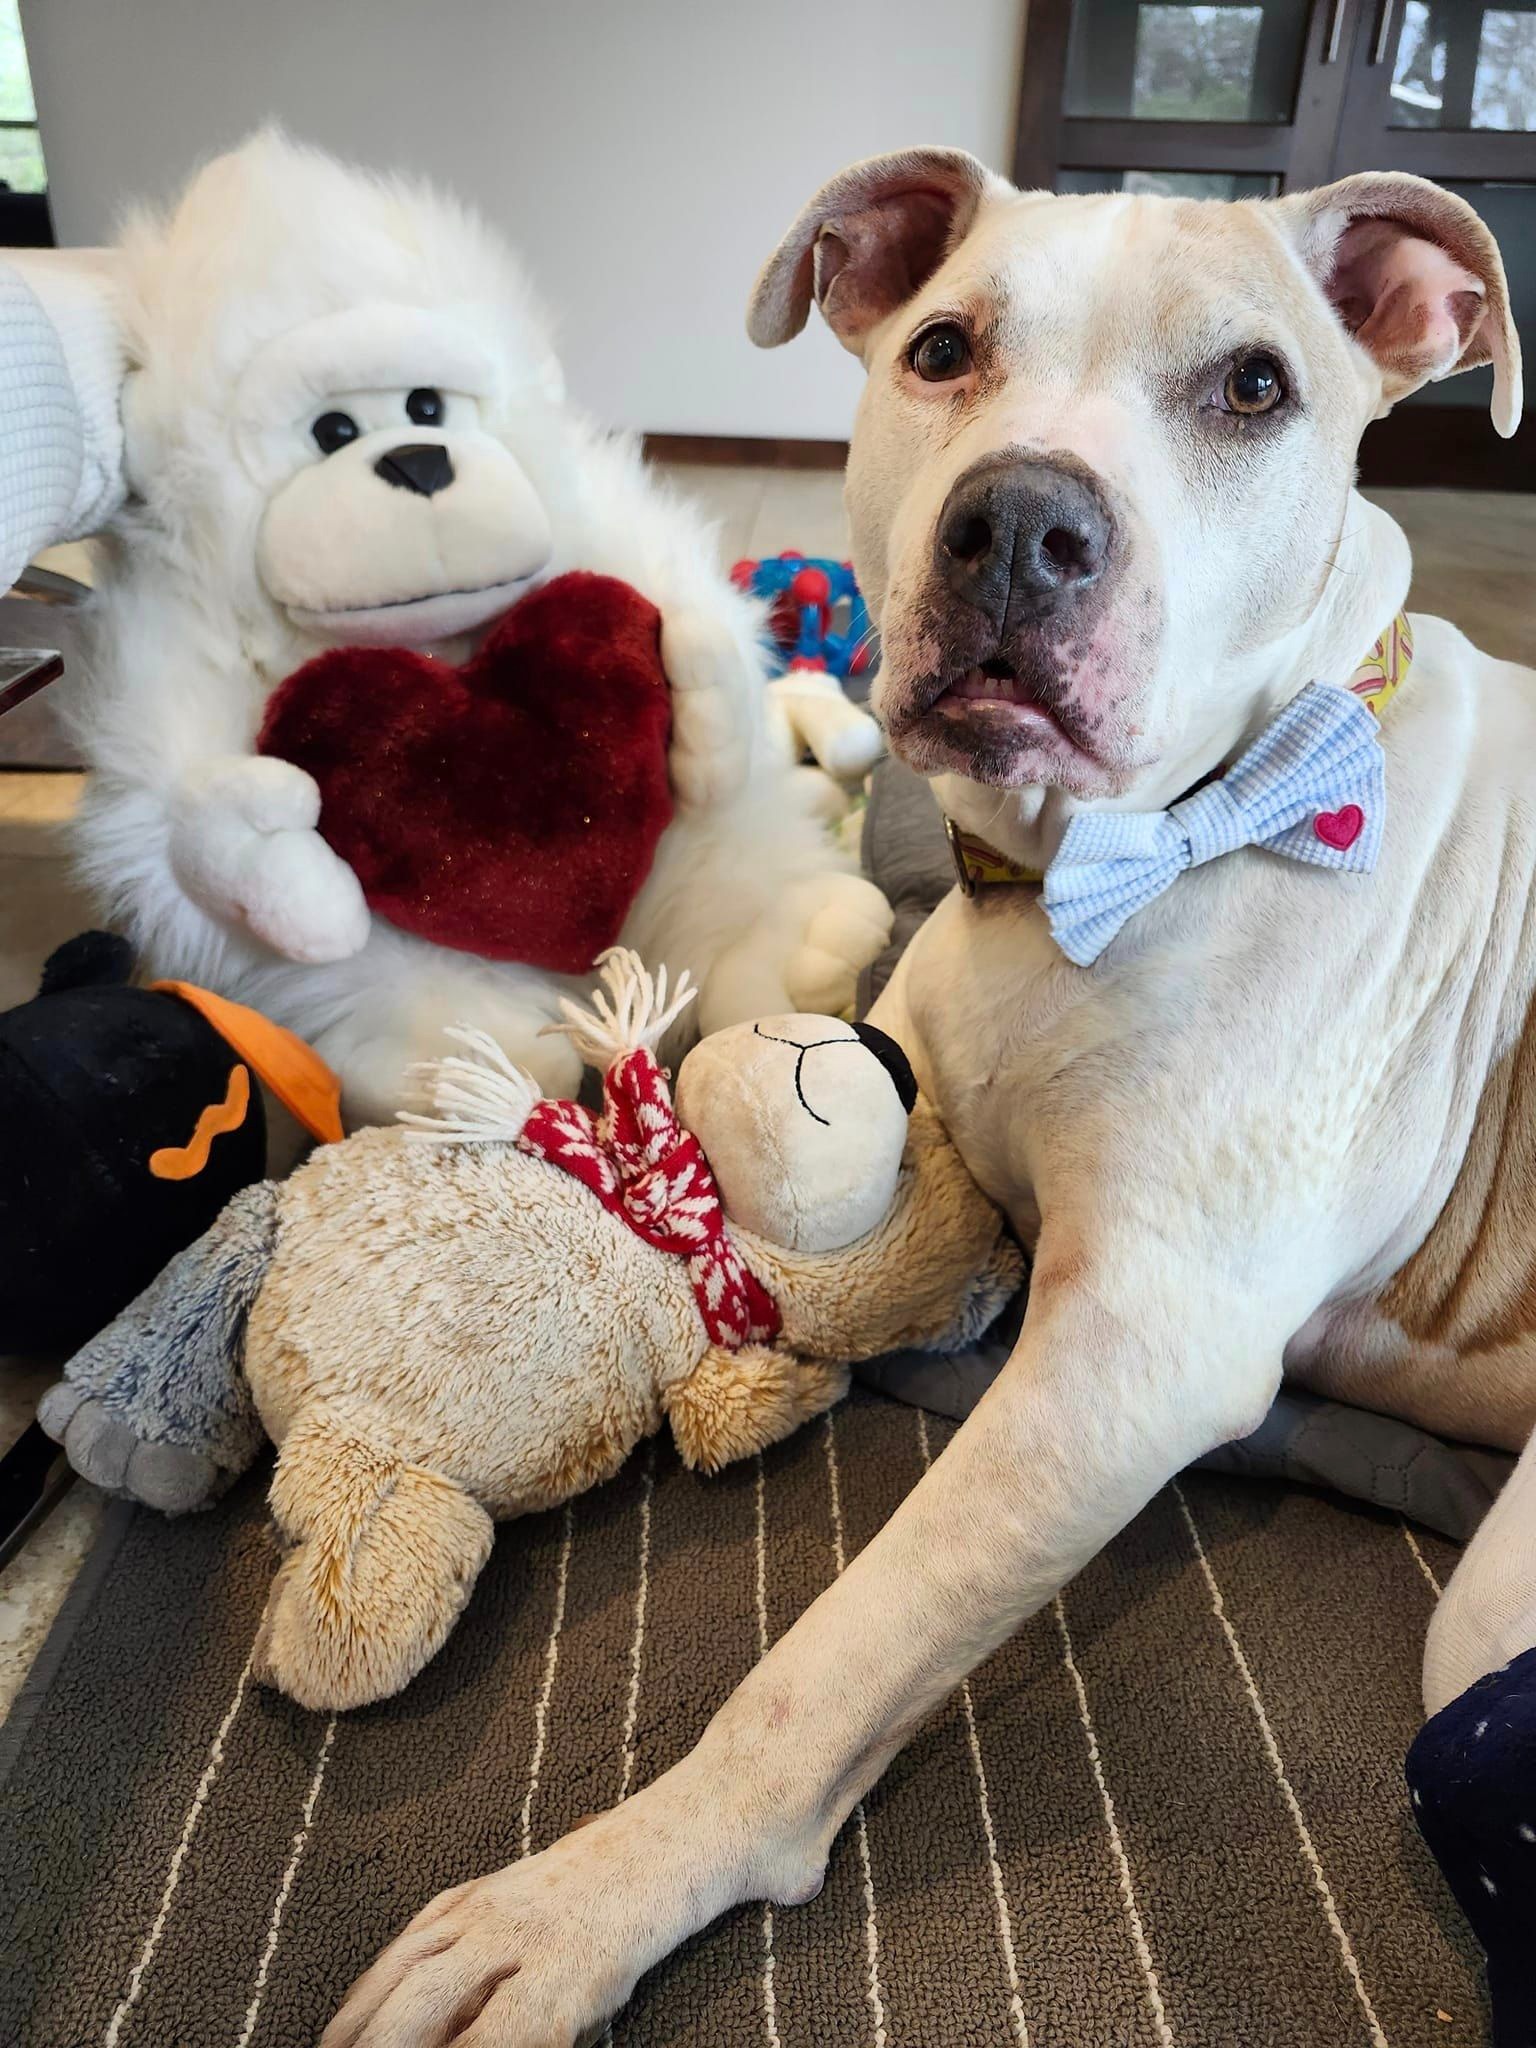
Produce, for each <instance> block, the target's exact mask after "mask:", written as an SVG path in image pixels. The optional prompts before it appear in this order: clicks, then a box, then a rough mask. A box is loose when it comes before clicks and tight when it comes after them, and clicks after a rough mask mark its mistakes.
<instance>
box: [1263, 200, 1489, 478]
mask: <svg viewBox="0 0 1536 2048" xmlns="http://www.w3.org/2000/svg"><path fill="white" fill-rule="evenodd" d="M1276 204H1277V206H1278V207H1279V208H1280V209H1282V210H1283V211H1284V212H1285V213H1287V214H1288V215H1289V216H1290V217H1291V219H1292V220H1293V222H1295V224H1296V228H1297V231H1298V234H1299V247H1300V251H1301V256H1302V260H1303V261H1304V262H1305V263H1306V265H1307V267H1308V269H1309V270H1311V271H1312V273H1313V275H1314V276H1315V277H1316V278H1317V280H1318V282H1319V283H1320V284H1321V285H1322V287H1323V289H1324V291H1325V292H1326V293H1327V294H1328V297H1329V298H1330V300H1331V301H1332V302H1333V305H1334V307H1335V309H1336V310H1337V312H1338V315H1339V318H1340V319H1341V320H1342V321H1343V322H1344V325H1345V326H1346V327H1347V328H1348V329H1349V331H1350V333H1351V334H1352V335H1353V336H1354V338H1355V340H1356V341H1358V342H1359V344H1360V346H1361V347H1362V348H1363V349H1365V350H1366V351H1367V352H1368V353H1369V355H1370V356H1371V357H1372V359H1373V360H1374V362H1375V364H1376V367H1377V368H1378V369H1379V370H1380V372H1381V391H1382V410H1383V411H1386V409H1387V407H1388V406H1391V405H1394V404H1395V403H1396V402H1397V400H1398V399H1400V398H1406V397H1407V396H1408V394H1409V392H1410V391H1417V390H1418V388H1419V386H1420V385H1421V384H1428V383H1432V382H1434V381H1436V380H1438V379H1439V378H1441V377H1449V376H1451V375H1452V374H1453V373H1454V372H1455V371H1457V370H1475V369H1477V368H1479V367H1480V366H1481V365H1482V364H1483V363H1492V364H1493V424H1494V426H1495V427H1496V428H1497V429H1498V431H1499V433H1501V434H1502V435H1504V436H1505V438H1506V439H1507V438H1508V437H1509V436H1510V435H1511V434H1513V433H1514V431H1515V429H1516V427H1518V426H1519V424H1520V406H1521V380H1520V337H1519V336H1518V334H1517V333H1516V332H1515V323H1514V320H1513V318H1512V316H1511V314H1510V310H1509V288H1508V285H1507V284H1506V283H1505V279H1504V265H1503V262H1502V260H1501V258H1500V256H1499V249H1498V244H1497V243H1496V242H1495V241H1494V239H1493V236H1492V235H1491V234H1490V233H1489V232H1488V229H1487V228H1486V226H1485V225H1484V224H1483V221H1482V220H1481V219H1480V217H1479V216H1478V214H1477V213H1476V212H1474V210H1473V209H1472V208H1471V207H1470V206H1468V205H1467V203H1466V201H1465V200H1464V199H1458V198H1457V197H1456V195H1455V194H1454V193H1451V192H1447V191H1445V190H1444V189H1443V188H1442V187H1441V186H1439V185H1432V184H1430V183H1429V181H1428V180H1427V179H1425V178H1414V177H1410V176H1408V175H1407V173H1406V172H1377V171H1366V172H1363V173H1362V174H1361V175H1360V176H1359V177H1354V178H1343V179H1341V180H1340V181H1339V182H1338V184H1336V185H1325V186H1323V187H1322V188H1321V189H1320V190H1319V191H1316V192H1302V193H1298V194H1297V195H1296V196H1295V198H1288V199H1282V200H1279V201H1277V202H1276Z"/></svg>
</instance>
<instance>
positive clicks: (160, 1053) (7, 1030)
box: [0, 932, 341, 1354]
mask: <svg viewBox="0 0 1536 2048" xmlns="http://www.w3.org/2000/svg"><path fill="white" fill-rule="evenodd" d="M132 971H133V952H132V949H131V947H130V946H129V945H128V943H127V942H126V940H123V939H119V938H115V937H113V936H112V935H111V934H110V933H108V932H86V933H84V934H82V936H81V937H79V938H76V939H71V940H70V941H69V943H68V944H67V945H64V946H61V947H60V948H59V950H58V951H57V952H56V953H54V954H53V955H52V957H51V958H50V959H49V961H48V963H47V966H46V967H45V968H44V970H43V980H42V986H41V988H40V989H39V991H38V993H37V995H36V996H35V997H34V998H33V999H32V1001H31V1002H28V1003H22V1004H21V1005H20V1006H19V1007H18V1008H17V1009H14V1010H7V1011H5V1012H4V1013H3V1014H0V1354H4V1353H17V1352H47V1351H65V1350H73V1349H74V1348H75V1347H77V1346H78V1345H80V1344H82V1343H84V1341H85V1340H86V1338H88V1337H90V1336H93V1335H94V1334H95V1332H96V1331H97V1330H99V1329H101V1328H102V1327H103V1325H104V1324H106V1323H108V1322H110V1321H111V1319H112V1318H113V1316H115V1315H116V1314H117V1313H118V1311H119V1310H120V1309H122V1308H124V1307H126V1306H127V1304H128V1303H129V1302H130V1301H132V1300H133V1298H134V1296H135V1295H136V1294H138V1293H140V1292H141V1291H142V1289H143V1288H145V1287H147V1286H148V1284H149V1282H150V1281H151V1280H153V1279H154V1277H155V1275H156V1274H157V1273H158V1272H159V1271H160V1269H161V1267H162V1266H164V1265H165V1264H166V1263H167V1261H168V1260H170V1259H171V1258H173V1257H174V1256H175V1254H176V1253H177V1252H179V1251H180V1250H182V1248H183V1247H184V1246H185V1245H188V1244H190V1243H191V1242H192V1240H193V1239H194V1238H196V1237H199V1236H201V1234H202V1233H203V1231H204V1230H206V1229H207V1228H208V1226H209V1224H211V1223H212V1221H213V1219H214V1218H215V1217H216V1216H217V1215H218V1213H219V1211H220V1210H221V1209H222V1208H223V1207H224V1204H225V1203H226V1202H227V1201H228V1200H229V1198H230V1196H231V1195H233V1194H235V1193H237V1192H238V1191H239V1189H241V1188H243V1187H245V1186H246V1185H247V1184H248V1183H249V1182H251V1181H254V1180H259V1179H260V1178H261V1175H262V1174H263V1172H264V1171H265V1166H266V1136H267V1133H266V1115H265V1112H264V1109H263V1106H262V1095H261V1089H260V1087H259V1086H258V1085H257V1084H258V1082H260V1081H265V1082H266V1083H267V1085H268V1086H269V1087H270V1088H271V1089H272V1090H273V1092H274V1094H276V1095H277V1096H279V1097H280V1098H281V1099H282V1100H283V1101H284V1102H285V1103H286V1104H287V1105H288V1107H289V1108H290V1109H292V1110H293V1112H294V1114H295V1115H296V1116H298V1118H299V1120H300V1122H301V1123H303V1124H305V1125H306V1127H307V1128H308V1129H309V1130H311V1131H312V1132H313V1133H314V1134H315V1135H316V1136H317V1137H323V1138H339V1137H340V1135H341V1126H340V1122H339V1119H338V1116H337V1092H336V1084H335V1081H334V1078H333V1077H332V1076H331V1075H330V1073H329V1072H328V1070H327V1069H326V1068H325V1067H324V1065H323V1064H322V1062H321V1061H320V1060H319V1059H318V1057H317V1056H316V1055H315V1054H314V1053H312V1052H311V1051H310V1050H309V1048H308V1047H307V1046H305V1045H303V1044H302V1043H301V1042H300V1041H299V1040H298V1039H296V1038H294V1037H293V1036H292V1035H291V1034H290V1033H288V1032H286V1031H282V1030H280V1029H279V1028H278V1027H277V1026H276V1025H274V1024H270V1023H268V1021H267V1020H266V1019H265V1018H264V1017H261V1016H258V1015H257V1013H256V1012H255V1011H253V1010H247V1009H245V1008H243V1007H242V1006H241V1005H240V1004H238V1003H229V1002H225V1001H224V1000H223V999H222V998H220V997H217V996H214V995H211V994H210V993H209V992H208V991H206V990H204V989H198V988H194V987H191V986H190V985H188V984H185V983H180V982H176V983H159V984H157V985H155V986H154V987H151V988H135V987H131V986H130V985H129V976H130V975H131V973H132Z"/></svg>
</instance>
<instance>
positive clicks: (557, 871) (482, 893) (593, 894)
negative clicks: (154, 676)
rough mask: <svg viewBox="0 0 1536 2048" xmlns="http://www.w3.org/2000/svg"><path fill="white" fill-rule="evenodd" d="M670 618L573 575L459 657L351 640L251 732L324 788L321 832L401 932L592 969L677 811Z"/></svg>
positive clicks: (313, 666)
mask: <svg viewBox="0 0 1536 2048" xmlns="http://www.w3.org/2000/svg"><path fill="white" fill-rule="evenodd" d="M671 728H672V704H671V698H670V695H669V693H668V690H667V679H666V674H665V671H664V670H663V668H662V665H661V614H660V613H659V612H658V611H657V609H656V607H655V606H654V605H653V604H651V603H649V602H648V601H647V600H646V599H645V598H643V597H642V596H641V595H640V593H639V592H638V591H636V590H632V589H631V588H630V587H629V585H628V584H627V583H619V582H617V581H615V579H614V578H613V577H611V576H594V575H590V574H588V573H587V572H585V571H582V570H577V571H573V572H572V573H571V574H570V575H567V576H560V577H557V578H556V579H555V581H554V582H553V583H546V584H545V585H544V586H543V587H542V588H541V589H539V590H535V591H533V592H532V593H531V594H530V595H529V596H527V597H525V598H523V599H521V600H520V601H519V602H518V603H517V604H515V605H514V606H513V607H512V609H511V610H510V611H508V612H507V613H505V614H504V615H503V617H502V618H501V619H499V620H498V621H497V623H496V624H495V626H493V627H492V629H491V631H490V633H489V635H488V636H487V638H486V640H485V642H484V643H483V645H482V646H481V648H480V650H479V652H478V653H477V654H475V655H474V656H472V658H471V659H470V660H469V661H467V662H465V663H464V665H463V666H462V667H461V668H454V667H452V666H450V665H449V664H448V663H446V662H442V661H438V660H435V659H433V657H432V656H430V655H425V654H419V653H417V652H416V651H415V650H414V649H413V648H406V647H338V648H334V649H332V650H331V651H329V652H327V653H325V654H320V655H317V656H316V657H315V659H314V660H313V661H308V662H306V663H305V664H304V666H303V667H302V668H300V669H296V670H295V671H294V673H293V674H292V675H291V676H289V677H288V678H287V680H286V681H285V682H283V683H281V684H280V685H279V686H278V688H277V690H276V691H275V692H274V693H273V696H272V699H271V702H270V703H269V704H268V706H267V715H266V718H265V720H264V722H263V724H262V728H261V734H260V737H259V738H258V740H257V743H256V744H257V749H258V751H259V752H261V753H263V754H275V755H277V756H278V757H279V758H280V759H282V760H285V761H292V762H293V763H294V764H295V765H296V766H297V767H300V768H303V769H306V770H307V771H308V772H309V773H310V774H311V775H313V777H314V778H315V780H316V782H317V783H318V784H319V785H320V799H321V803H320V831H321V833H322V835H323V836H324V838H325V839H326V840H327V842H328V843H329V844H330V845H331V846H332V847H334V848H335V850H336V852H337V853H339V854H340V855H341V857H342V859H343V860H344V861H346V862H347V863H348V864H349V865H350V866H351V868H352V869H353V870H354V872H355V873H356V875H357V878H358V881H359V882H360V883H361V884H362V889H363V894H364V896H365V897H366V898H367V899H368V903H369V906H370V908H371V909H373V910H375V911H377V912H378V914H379V915H380V916H381V917H386V918H388V919H389V921H390V923H391V924H396V925H399V926H400V927H401V928H402V929H403V930H405V931H408V932H414V933H416V935H417V936H418V937H419V938H424V939H431V940H433V941H434V942H435V943H436V944H438V945H440V946H452V947H456V948H458V949H460V950H462V951H465V952H470V953H480V954H483V955H485V956H486V957H487V958H488V959H492V960H519V961H524V962H526V963H528V964H529V965H530V966H533V967H543V968H547V969H550V970H552V971H553V972H555V973H560V974H584V973H585V972H586V971H587V970H588V969H589V968H590V967H591V965H592V963H593V961H594V960H595V959H596V957H597V955H598V954H599V953H600V952H602V950H603V949H604V947H605V946H611V945H612V944H613V943H614V941H615V940H616V939H617V938H618V936H619V933H620V931H621V930H622V928H623V924H624V919H625V917H626V916H627V915H628V912H629V907H630V905H631V903H633V901H634V899H635V897H636V895H637V894H638V892H639V889H640V886H641V884H642V883H643V882H644V880H645V878H646V876H647V875H648V874H649V873H650V870H651V862H652V861H653V860H654V858H655V855H656V845H657V842H658V841H659V839H660V838H661V835H662V833H663V832H664V831H665V830H666V827H667V825H668V824H669V822H670V821H671V817H672V794H671V787H670V784H669V782H668V779H667V741H668V737H669V735H670V733H671Z"/></svg>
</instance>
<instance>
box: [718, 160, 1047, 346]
mask: <svg viewBox="0 0 1536 2048" xmlns="http://www.w3.org/2000/svg"><path fill="white" fill-rule="evenodd" d="M989 189H993V190H996V191H999V192H1006V191H1008V190H1009V189H1010V188H1009V187H1008V186H1007V185H1005V184H1004V183H1003V181H1002V180H1001V179H1000V178H997V177H994V176H993V174H992V173H991V172H990V171H989V170H987V168H986V167H985V165H983V164H980V163H978V162H977V160H976V158H975V157H973V156H969V155H967V154H966V152H965V151H964V150H963V149H903V150H899V151H897V152H896V154H895V155H893V156H872V157H869V158H868V159H867V160H866V161H865V162H863V163H859V164H851V165H850V166H849V167H848V169H847V170H846V171H839V172H838V174H837V176H836V177H835V178H833V179H832V181H831V182H830V183H829V184H826V185H823V186H822V188H821V190H820V191H819V192H818V193H817V194H816V196H815V198H814V199H813V200H812V201H811V202H810V204H809V205H808V206H807V207H805V208H804V210H803V211H802V212H801V214H800V217H799V219H798V220H797V221H796V222H795V224H794V226H793V227H792V228H791V229H790V231H789V233H788V234H787V235H786V236H785V237H784V239H783V241H782V242H780V244H779V246H778V248H777V249H775V250H774V252H773V254H772V255H771V256H770V257H769V258H768V261H767V262H766V263H765V264H764V265H763V269H762V272H761V274H760V275H759V277H758V280H757V283H756V285H755V286H754V287H753V291H752V302H751V305H750V306H749V307H748V309H747V332H748V334H749V335H750V336H751V337H752V339H753V340H754V341H755V342H756V343H757V345H758V347H759V348H777V347H778V345H779V343H780V342H785V341H790V340H792V339H793V338H794V336H795V335H797V334H798V333H799V332H800V330H801V328H802V327H803V326H804V325H805V320H806V315H807V314H808V313H809V312H810V310H811V300H812V298H813V297H814V299H815V301H816V303H817V305H818V306H819V307H820V308H821V311H822V315H823V317H824V319H825V320H826V323H827V325H828V326H829V327H830V328H831V329H832V332H833V333H834V334H835V335H836V336H837V338H838V340H839V341H840V342H841V343H842V344H843V346H844V348H848V349H852V350H853V351H854V353H855V354H858V353H859V352H860V350H861V349H862V348H863V345H864V340H865V337H866V336H867V335H868V333H869V331H870V329H871V328H872V327H874V326H876V325H877V324H878V323H879V322H880V321H882V320H883V319H884V318H885V317H886V315H887V314H888V313H892V312H894V311H895V309H896V308H897V307H898V306H899V305H901V304H902V303H903V302H904V301H905V300H907V299H909V298H911V296H912V294H913V293H914V292H915V291H917V290H918V289H919V287H920V286H922V285H923V284H925V283H926V282H927V280H928V279H929V278H930V277H932V275H933V273H934V271H936V270H937V269H938V267H939V265H940V264H941V263H942V262H943V260H944V258H945V257H946V256H947V255H948V254H949V252H950V250H951V249H952V248H954V246H955V245H956V243H957V242H958V241H959V240H960V239H961V237H962V236H963V235H964V234H965V232H966V230H967V228H969V226H970V224H971V221H972V220H973V218H974V217H975V213H976V209H977V207H978V206H979V205H980V203H981V200H982V197H983V195H984V194H985V193H986V192H987V191H988V190H989Z"/></svg>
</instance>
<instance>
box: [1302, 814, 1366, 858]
mask: <svg viewBox="0 0 1536 2048" xmlns="http://www.w3.org/2000/svg"><path fill="white" fill-rule="evenodd" d="M1312 830H1313V831H1314V832H1315V833H1316V834H1317V836H1318V838H1319V839H1321V841H1322V842H1323V844H1324V846H1332V847H1334V848H1336V849H1337V850H1338V852H1340V853H1347V852H1348V851H1349V849H1350V847H1352V846H1353V845H1354V843H1355V841H1356V840H1357V839H1358V838H1359V837H1360V834H1361V833H1362V832H1363V831H1364V830H1365V813H1364V811H1362V810H1361V808H1360V806H1359V805H1358V804H1345V805H1344V806H1343V808H1342V809H1340V810H1337V811H1319V812H1318V814H1317V816H1316V817H1315V818H1314V819H1313V820H1312Z"/></svg>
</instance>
